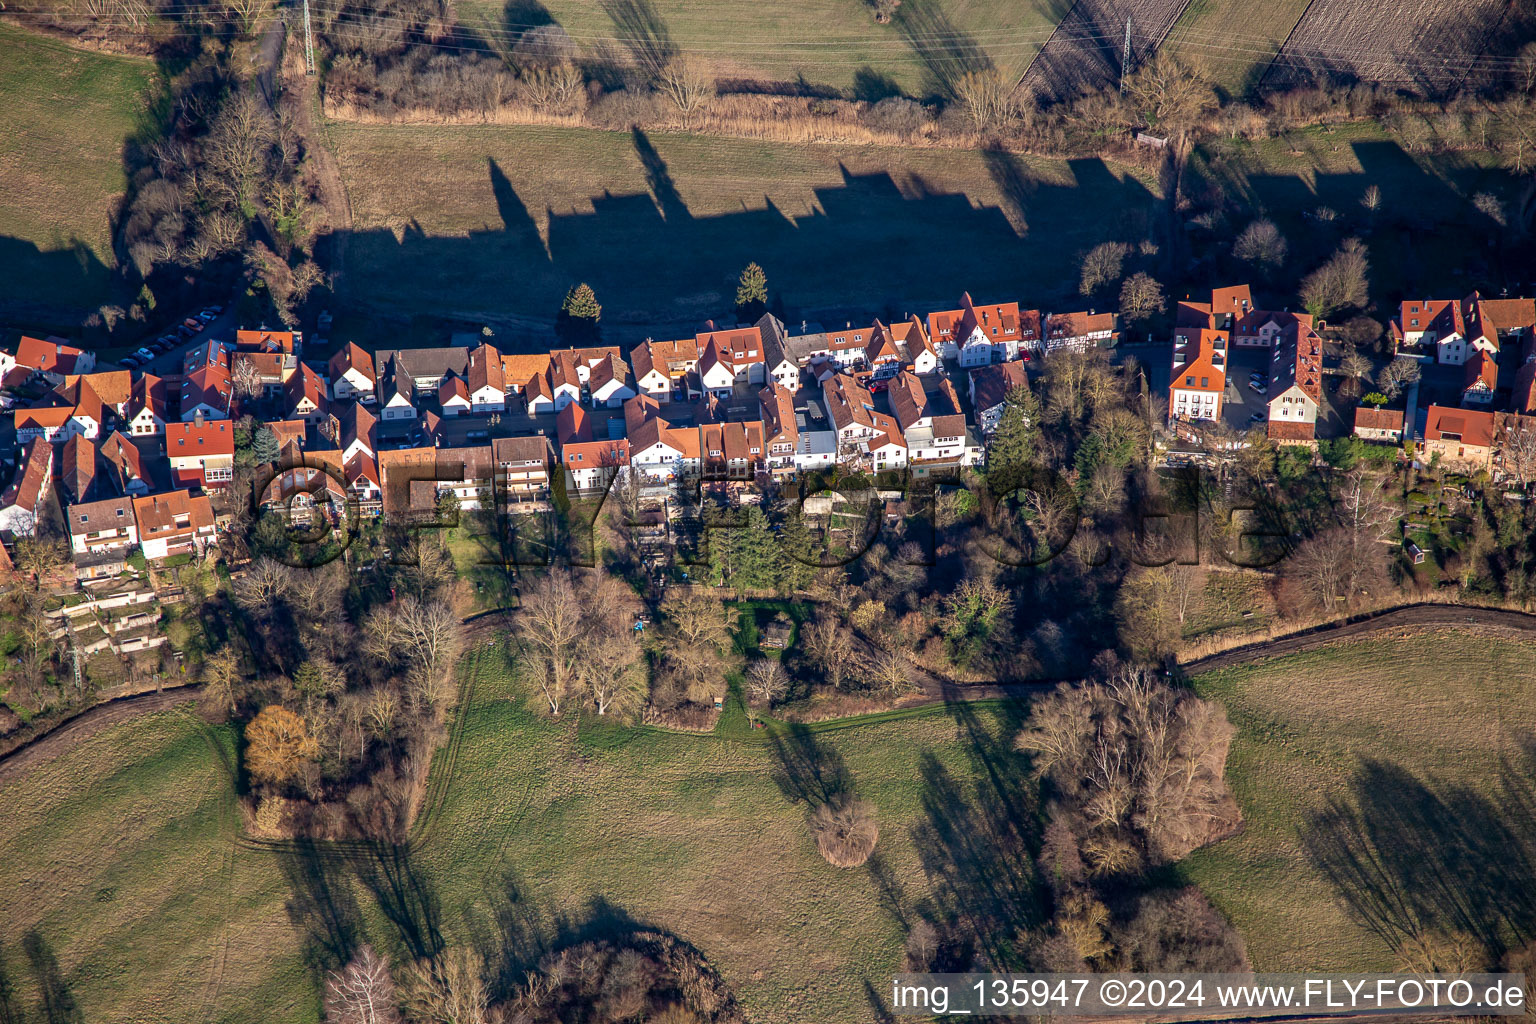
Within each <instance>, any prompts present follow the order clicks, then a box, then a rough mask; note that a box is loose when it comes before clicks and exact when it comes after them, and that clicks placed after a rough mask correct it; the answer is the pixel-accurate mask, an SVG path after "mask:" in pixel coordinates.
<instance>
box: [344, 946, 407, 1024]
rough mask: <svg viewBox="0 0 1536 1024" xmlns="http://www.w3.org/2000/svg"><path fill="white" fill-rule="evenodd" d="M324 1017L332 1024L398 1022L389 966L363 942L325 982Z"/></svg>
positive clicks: (392, 980) (392, 1023) (387, 1023)
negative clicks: (349, 960) (355, 952)
mask: <svg viewBox="0 0 1536 1024" xmlns="http://www.w3.org/2000/svg"><path fill="white" fill-rule="evenodd" d="M325 1016H326V1019H327V1020H330V1021H333V1022H335V1024H399V1021H400V1011H399V1010H398V1009H396V1007H395V982H394V979H393V978H391V977H390V974H389V965H388V964H387V963H385V962H384V959H383V958H382V957H380V956H379V955H378V954H377V953H375V952H374V951H373V947H372V946H368V945H364V946H363V947H361V948H360V949H358V951H357V955H356V956H354V957H353V958H352V960H351V962H350V963H348V964H347V965H346V966H345V967H343V968H342V969H341V970H339V971H332V972H331V973H330V976H329V977H328V978H327V979H326V983H325Z"/></svg>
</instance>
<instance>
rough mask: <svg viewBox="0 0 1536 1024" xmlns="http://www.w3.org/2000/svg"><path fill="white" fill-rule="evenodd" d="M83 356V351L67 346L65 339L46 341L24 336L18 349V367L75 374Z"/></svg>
mask: <svg viewBox="0 0 1536 1024" xmlns="http://www.w3.org/2000/svg"><path fill="white" fill-rule="evenodd" d="M83 355H85V352H84V350H83V349H78V348H75V347H74V346H72V345H66V344H65V343H64V339H63V338H49V339H47V340H46V341H45V340H43V339H42V338H29V337H27V336H25V335H23V336H22V339H21V344H19V345H18V346H17V347H16V363H17V365H18V366H29V367H31V368H32V369H34V370H42V371H44V372H47V373H58V374H67V373H73V372H74V370H75V363H76V362H77V361H78V360H79V358H80V357H81V356H83Z"/></svg>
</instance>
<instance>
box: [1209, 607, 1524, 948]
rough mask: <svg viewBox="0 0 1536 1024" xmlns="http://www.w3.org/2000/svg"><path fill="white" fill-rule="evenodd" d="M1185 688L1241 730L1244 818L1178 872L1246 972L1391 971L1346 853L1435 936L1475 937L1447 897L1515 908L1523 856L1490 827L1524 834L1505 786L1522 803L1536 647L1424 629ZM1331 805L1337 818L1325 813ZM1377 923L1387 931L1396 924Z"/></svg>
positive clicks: (1234, 758) (1235, 750)
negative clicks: (1199, 895) (1224, 928)
mask: <svg viewBox="0 0 1536 1024" xmlns="http://www.w3.org/2000/svg"><path fill="white" fill-rule="evenodd" d="M1194 685H1195V688H1196V689H1197V690H1198V691H1199V692H1200V693H1201V694H1202V695H1204V696H1207V697H1211V698H1214V699H1216V700H1218V701H1220V702H1221V703H1222V704H1223V705H1224V706H1225V707H1226V708H1227V713H1228V715H1229V716H1230V718H1231V720H1232V722H1233V724H1235V725H1236V726H1237V728H1238V735H1237V739H1236V741H1235V742H1234V743H1233V745H1232V750H1231V755H1230V758H1229V761H1228V769H1227V777H1228V779H1229V780H1230V781H1231V784H1232V787H1233V790H1234V792H1235V793H1236V795H1237V798H1238V803H1239V804H1240V805H1241V806H1242V810H1243V817H1244V819H1245V822H1246V826H1245V828H1244V830H1243V832H1242V834H1241V835H1239V836H1237V837H1235V838H1233V839H1229V840H1226V841H1224V842H1221V843H1218V844H1216V845H1215V846H1212V847H1208V848H1206V849H1204V850H1200V851H1197V852H1196V853H1195V854H1193V855H1192V856H1191V857H1190V858H1189V859H1187V860H1186V861H1184V862H1183V864H1182V865H1181V869H1182V870H1183V871H1184V872H1185V873H1186V874H1187V875H1188V876H1189V878H1190V879H1191V880H1192V881H1194V882H1196V883H1197V884H1199V885H1200V887H1201V888H1202V889H1203V890H1204V891H1205V892H1206V893H1207V895H1209V896H1210V898H1211V900H1212V901H1213V902H1214V903H1215V904H1216V905H1217V906H1218V907H1219V908H1221V910H1223V911H1224V912H1225V913H1226V914H1228V915H1229V916H1230V917H1231V918H1232V920H1233V922H1234V923H1235V924H1236V925H1237V926H1238V928H1239V930H1240V931H1241V932H1242V933H1243V937H1244V938H1245V939H1246V941H1247V943H1248V952H1249V954H1250V955H1251V957H1252V959H1253V963H1254V966H1255V968H1257V969H1258V970H1260V971H1378V970H1389V969H1392V968H1393V967H1395V966H1397V964H1398V957H1397V954H1396V953H1395V952H1394V950H1393V948H1392V946H1391V945H1390V944H1389V942H1388V941H1387V940H1386V939H1385V938H1384V934H1383V933H1382V932H1378V931H1376V930H1374V929H1373V928H1371V927H1368V926H1366V925H1365V924H1364V923H1363V922H1364V921H1365V920H1367V918H1366V917H1364V916H1362V915H1361V914H1360V913H1358V912H1357V910H1356V909H1355V908H1368V907H1372V906H1374V903H1373V901H1372V900H1371V898H1370V896H1369V891H1370V887H1368V886H1366V885H1364V884H1362V879H1360V878H1351V877H1350V875H1349V872H1348V871H1347V870H1346V869H1345V868H1344V866H1343V865H1344V862H1345V860H1346V858H1344V857H1343V856H1342V854H1343V853H1345V852H1346V851H1358V850H1360V849H1362V848H1369V849H1374V850H1375V851H1376V857H1375V858H1374V862H1375V863H1376V864H1378V865H1380V867H1379V868H1377V869H1373V870H1372V871H1367V872H1365V873H1364V874H1365V875H1366V876H1368V879H1369V881H1371V882H1372V883H1374V884H1375V885H1377V886H1378V888H1379V891H1390V890H1392V889H1393V888H1396V887H1398V886H1401V888H1402V890H1403V891H1404V892H1406V893H1408V894H1409V900H1408V902H1410V903H1412V904H1413V905H1414V906H1415V907H1416V912H1417V913H1418V915H1419V917H1420V919H1421V921H1422V922H1423V923H1424V924H1425V925H1426V926H1429V927H1438V928H1445V929H1448V930H1453V931H1466V930H1470V929H1469V928H1468V926H1467V924H1466V923H1464V922H1463V923H1457V921H1456V920H1455V918H1457V917H1458V913H1452V912H1451V910H1450V907H1449V904H1455V905H1457V906H1460V907H1463V908H1465V907H1471V908H1473V909H1472V911H1471V913H1470V919H1472V920H1480V917H1479V915H1481V914H1487V913H1489V912H1491V911H1492V910H1493V909H1494V908H1496V907H1499V906H1502V905H1506V904H1508V901H1510V900H1512V899H1514V895H1515V893H1516V892H1517V891H1518V886H1511V885H1509V884H1508V883H1507V882H1506V881H1504V880H1501V874H1502V872H1503V871H1504V870H1505V869H1506V868H1507V867H1508V866H1510V865H1514V864H1517V863H1519V856H1520V850H1521V848H1522V847H1521V844H1519V843H1516V842H1514V841H1511V840H1509V839H1507V838H1506V837H1504V836H1503V835H1501V832H1500V830H1501V829H1503V828H1506V827H1507V828H1511V829H1513V830H1515V831H1516V832H1518V831H1520V827H1521V826H1520V821H1521V818H1522V816H1523V815H1524V814H1525V812H1526V810H1527V808H1523V807H1522V806H1521V803H1522V801H1516V800H1511V799H1509V794H1508V793H1506V792H1505V790H1504V788H1503V786H1504V783H1505V782H1511V783H1512V786H1513V789H1514V792H1515V793H1516V794H1517V795H1518V794H1522V793H1523V792H1524V786H1525V784H1524V783H1523V782H1518V781H1512V780H1510V779H1507V778H1505V774H1506V770H1505V764H1504V762H1505V761H1506V760H1508V761H1509V762H1511V763H1512V764H1514V765H1523V764H1524V763H1525V758H1526V753H1525V750H1526V747H1525V745H1526V744H1527V743H1528V742H1529V738H1530V735H1531V733H1532V730H1533V729H1536V647H1531V646H1528V645H1525V644H1519V643H1515V642H1512V641H1506V640H1502V639H1497V638H1493V637H1488V636H1479V635H1477V634H1475V633H1473V632H1472V631H1470V630H1468V631H1465V632H1462V631H1444V632H1439V631H1437V632H1418V633H1413V634H1410V635H1409V636H1408V637H1407V638H1406V639H1401V638H1387V637H1382V638H1376V639H1369V640H1361V641H1355V642H1349V643H1344V644H1339V645H1336V646H1329V647H1324V648H1320V649H1316V650H1313V651H1310V652H1306V653H1302V654H1297V655H1293V656H1289V657H1283V658H1276V659H1274V660H1272V661H1265V662H1260V663H1256V664H1253V665H1247V666H1242V667H1238V668H1232V669H1227V670H1223V671H1219V672H1214V673H1211V674H1209V675H1204V676H1200V677H1197V678H1196V679H1195V680H1194ZM1525 774H1526V775H1527V776H1528V770H1527V771H1526V772H1525ZM1487 801H1492V802H1493V804H1494V806H1496V807H1497V811H1495V812H1493V813H1492V814H1490V813H1489V810H1490V808H1489V806H1488V805H1487V803H1486V802H1487ZM1334 802H1337V805H1338V807H1337V810H1339V811H1340V813H1339V814H1337V815H1335V816H1331V817H1325V818H1323V817H1319V816H1320V815H1324V813H1325V811H1326V810H1327V809H1328V808H1329V806H1330V804H1332V803H1334ZM1526 823H1527V824H1528V823H1529V822H1528V820H1527V822H1526ZM1530 838H1531V837H1530V836H1529V835H1527V836H1525V837H1524V842H1525V843H1529V841H1530ZM1362 844H1364V845H1362ZM1365 860H1366V859H1365V858H1360V859H1358V862H1361V863H1363V862H1365ZM1451 865H1455V866H1454V867H1451ZM1335 873H1336V874H1335ZM1335 877H1337V878H1339V879H1340V880H1339V881H1334V878H1335ZM1523 884H1524V883H1523V882H1520V883H1518V885H1523ZM1458 889H1459V890H1460V891H1459V892H1458V891H1457V890H1458ZM1480 899H1483V900H1484V902H1481V903H1480V902H1479V900H1480ZM1512 914H1513V915H1514V918H1515V919H1520V914H1521V911H1519V910H1518V909H1515V910H1513V911H1512ZM1382 917H1383V919H1385V920H1386V922H1387V924H1388V928H1387V933H1388V934H1390V933H1391V932H1390V929H1391V926H1393V925H1394V924H1396V923H1397V922H1396V920H1395V915H1394V914H1392V913H1386V914H1383V915H1382ZM1493 930H1494V931H1495V932H1496V931H1497V930H1498V929H1497V928H1494V929H1493ZM1505 938H1506V939H1507V938H1508V935H1507V934H1506V935H1505Z"/></svg>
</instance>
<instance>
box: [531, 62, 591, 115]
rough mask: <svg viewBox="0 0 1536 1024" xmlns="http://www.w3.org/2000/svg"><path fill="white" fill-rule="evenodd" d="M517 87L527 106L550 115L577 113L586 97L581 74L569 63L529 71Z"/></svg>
mask: <svg viewBox="0 0 1536 1024" xmlns="http://www.w3.org/2000/svg"><path fill="white" fill-rule="evenodd" d="M518 87H519V90H520V91H521V93H522V96H523V98H524V99H525V100H526V101H527V102H528V104H529V106H531V107H533V108H534V109H535V110H540V111H543V112H545V113H549V114H576V113H580V111H581V108H582V106H583V105H584V104H585V102H586V98H587V93H586V88H585V82H583V80H582V77H581V72H580V71H578V70H577V69H576V66H575V65H574V64H570V63H565V64H555V65H552V66H550V67H535V68H531V69H529V70H528V71H525V72H524V73H523V77H522V78H521V79H519V81H518Z"/></svg>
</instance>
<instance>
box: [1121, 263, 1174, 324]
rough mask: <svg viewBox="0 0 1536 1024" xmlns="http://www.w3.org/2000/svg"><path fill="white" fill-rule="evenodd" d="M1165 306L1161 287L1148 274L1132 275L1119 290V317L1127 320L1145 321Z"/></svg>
mask: <svg viewBox="0 0 1536 1024" xmlns="http://www.w3.org/2000/svg"><path fill="white" fill-rule="evenodd" d="M1166 304H1167V303H1166V300H1165V299H1164V298H1163V286H1162V285H1161V284H1158V283H1157V281H1155V280H1153V278H1152V277H1151V276H1150V275H1148V274H1143V273H1137V274H1133V275H1131V276H1130V277H1128V278H1126V280H1125V284H1124V285H1122V286H1121V288H1120V315H1121V316H1123V317H1125V318H1126V319H1127V320H1146V319H1148V318H1149V317H1152V316H1155V315H1157V314H1158V313H1161V312H1162V311H1163V307H1164V306H1165V305H1166Z"/></svg>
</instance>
